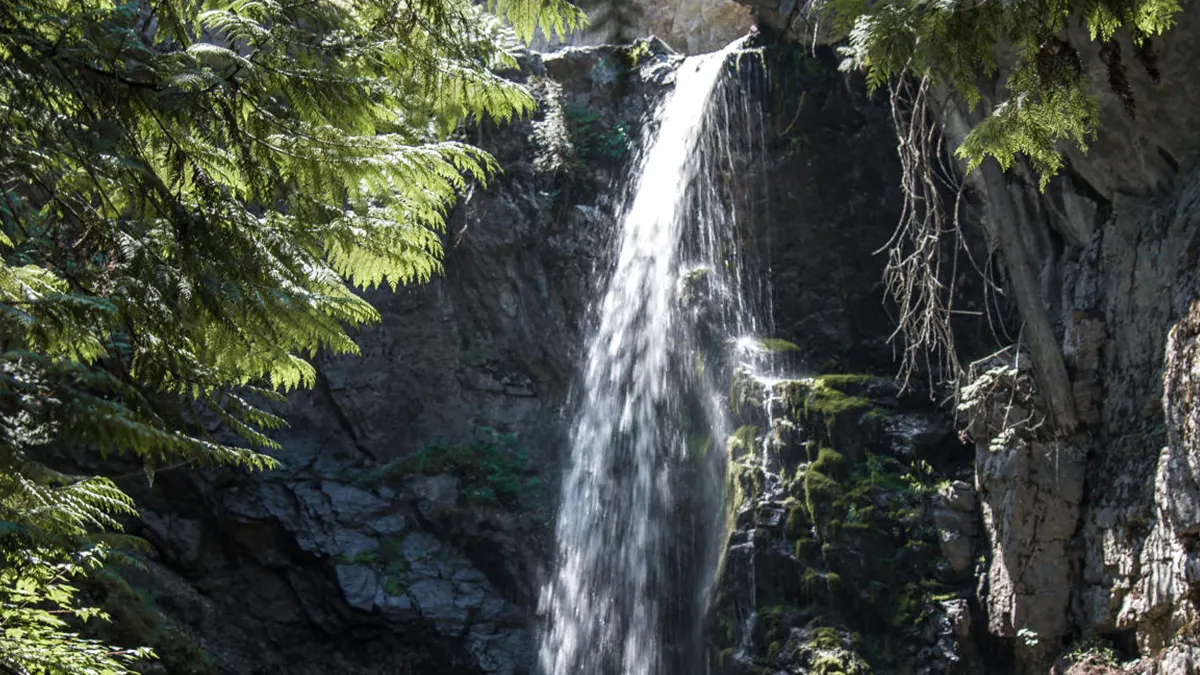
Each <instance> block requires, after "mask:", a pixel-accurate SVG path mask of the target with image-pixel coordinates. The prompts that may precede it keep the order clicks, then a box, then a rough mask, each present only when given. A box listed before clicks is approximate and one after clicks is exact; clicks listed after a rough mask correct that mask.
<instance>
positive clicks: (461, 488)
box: [380, 427, 538, 509]
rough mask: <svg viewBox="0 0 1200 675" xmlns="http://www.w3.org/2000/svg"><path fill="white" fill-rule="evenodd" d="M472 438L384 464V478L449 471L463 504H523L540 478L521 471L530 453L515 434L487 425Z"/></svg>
mask: <svg viewBox="0 0 1200 675" xmlns="http://www.w3.org/2000/svg"><path fill="white" fill-rule="evenodd" d="M480 432H481V433H480V435H479V437H478V438H476V439H475V440H473V441H470V442H468V443H461V444H449V443H433V444H430V445H427V446H425V447H423V448H421V449H420V450H418V451H417V452H415V453H413V454H411V455H409V456H407V457H404V458H402V459H399V460H396V461H393V462H391V463H389V464H387V465H386V466H384V467H383V469H382V471H381V472H380V473H381V474H382V476H383V477H389V478H399V477H403V476H408V475H412V474H424V475H427V476H437V475H440V474H446V475H450V476H454V477H455V478H457V479H458V495H459V501H460V503H463V504H474V505H482V506H500V507H504V508H508V509H519V508H520V507H521V496H522V493H523V492H525V491H526V490H528V489H530V488H533V487H536V486H537V485H538V479H537V478H525V477H523V476H522V473H523V472H524V471H525V467H526V465H527V463H528V459H529V455H528V453H527V452H526V451H525V450H524V449H521V448H519V447H517V439H516V436H515V435H513V434H505V433H500V432H498V431H496V430H495V429H492V428H491V427H484V428H483V429H481V430H480Z"/></svg>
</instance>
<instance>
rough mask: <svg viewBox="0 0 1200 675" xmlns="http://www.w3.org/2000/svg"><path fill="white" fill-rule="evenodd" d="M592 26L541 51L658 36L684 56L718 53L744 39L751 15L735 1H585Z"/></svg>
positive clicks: (542, 46)
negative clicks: (732, 43)
mask: <svg viewBox="0 0 1200 675" xmlns="http://www.w3.org/2000/svg"><path fill="white" fill-rule="evenodd" d="M576 4H578V6H579V7H580V8H582V9H583V10H584V11H585V12H586V13H587V16H588V21H589V25H588V26H587V27H586V28H585V29H584V30H582V31H579V32H578V33H576V34H574V35H571V36H568V37H567V38H566V39H565V40H554V41H546V40H543V41H540V42H539V43H537V44H535V47H536V48H539V49H543V50H546V49H552V48H555V47H558V46H561V45H562V44H563V43H565V44H568V45H573V46H584V45H599V44H614V43H618V44H619V43H627V42H632V41H633V40H634V39H635V38H641V37H644V36H647V35H653V36H655V37H658V38H659V39H661V40H663V41H664V42H666V43H667V44H668V45H670V46H671V47H672V48H673V49H675V50H676V51H678V52H680V53H683V54H704V53H707V52H715V51H717V50H719V49H721V48H722V47H724V46H725V45H727V44H729V43H730V42H732V41H734V40H735V39H737V38H740V37H742V36H743V35H745V34H746V33H747V32H748V31H749V30H750V26H751V25H752V24H753V19H752V17H751V15H750V12H749V10H747V9H746V8H745V7H744V6H742V5H740V4H738V3H737V2H735V1H734V0H661V1H655V0H583V1H582V2H579V3H576Z"/></svg>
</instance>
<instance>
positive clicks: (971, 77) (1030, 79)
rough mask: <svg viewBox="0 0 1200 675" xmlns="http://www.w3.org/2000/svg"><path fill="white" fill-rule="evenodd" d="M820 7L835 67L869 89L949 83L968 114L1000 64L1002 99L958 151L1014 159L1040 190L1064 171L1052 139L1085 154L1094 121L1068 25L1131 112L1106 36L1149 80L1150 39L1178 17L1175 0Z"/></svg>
mask: <svg viewBox="0 0 1200 675" xmlns="http://www.w3.org/2000/svg"><path fill="white" fill-rule="evenodd" d="M822 6H823V7H824V9H825V10H826V11H827V12H828V13H829V14H830V15H831V17H832V20H833V22H834V23H835V24H836V25H837V27H838V28H840V29H842V30H845V31H848V36H849V37H848V43H847V45H846V46H845V47H843V48H842V53H843V55H844V56H845V61H844V62H843V68H845V69H861V70H863V71H865V73H866V77H867V83H868V85H869V86H870V87H871V88H872V89H874V88H877V87H880V86H882V85H884V84H885V83H886V82H888V81H889V80H890V79H892V78H895V77H899V76H901V75H902V74H904V73H906V72H908V73H913V74H915V75H916V76H918V77H930V78H932V79H933V81H934V82H935V83H939V84H945V85H947V86H949V87H950V88H952V89H953V90H954V91H956V92H958V93H959V94H960V95H961V96H962V97H963V98H964V99H965V100H966V102H967V103H968V104H969V105H970V106H971V107H972V108H974V107H975V106H976V105H978V104H979V103H980V102H981V101H982V95H981V93H980V91H979V88H978V86H977V82H978V81H979V78H980V77H981V76H988V77H991V76H994V75H995V74H996V73H997V72H998V71H999V65H1000V63H1002V62H1003V63H1004V64H1005V66H1006V70H1007V71H1008V72H1009V75H1008V79H1007V81H1006V83H1005V86H1006V88H1007V92H1008V98H1007V100H1004V101H1000V102H998V104H997V105H996V107H995V108H994V109H993V110H992V111H991V115H990V116H989V117H988V118H987V119H986V120H985V121H984V122H982V123H981V124H979V125H978V126H976V127H975V128H974V129H973V130H972V131H971V132H970V134H969V135H968V136H967V138H966V140H965V141H964V143H963V144H962V145H961V146H960V147H959V149H958V150H957V154H958V155H959V156H960V157H962V158H964V159H966V160H967V164H968V166H969V167H970V168H971V169H974V168H975V167H977V166H978V165H979V164H980V163H981V162H983V160H984V159H986V158H987V157H994V158H996V160H997V161H998V162H999V163H1000V165H1001V166H1002V167H1004V168H1005V169H1007V168H1008V167H1009V166H1011V165H1012V163H1013V161H1014V160H1015V158H1016V156H1017V155H1018V154H1022V155H1024V156H1025V157H1026V158H1027V159H1028V160H1029V162H1030V164H1031V165H1032V167H1033V169H1034V170H1035V171H1036V172H1037V173H1038V175H1039V176H1040V179H1041V186H1042V188H1043V189H1044V188H1045V185H1046V183H1047V181H1048V180H1049V179H1050V177H1052V176H1053V175H1054V174H1055V173H1057V172H1058V170H1059V169H1060V168H1061V167H1062V157H1061V155H1060V153H1059V143H1060V142H1061V141H1068V142H1072V143H1074V144H1076V145H1078V146H1079V147H1080V148H1081V149H1082V150H1085V151H1086V149H1087V141H1088V139H1089V138H1090V137H1091V136H1092V135H1093V134H1094V133H1095V129H1096V124H1097V121H1098V110H1097V104H1096V101H1095V98H1094V95H1093V94H1092V93H1090V92H1088V91H1087V87H1086V83H1085V80H1086V68H1084V65H1083V63H1082V61H1081V57H1080V55H1079V53H1078V51H1077V50H1076V49H1075V47H1073V46H1072V45H1070V44H1069V43H1068V42H1067V41H1066V39H1065V36H1066V30H1067V27H1068V25H1070V24H1071V23H1072V22H1081V23H1083V24H1084V25H1085V26H1086V27H1087V29H1088V32H1089V35H1090V38H1091V40H1093V41H1095V42H1099V43H1102V49H1101V59H1102V60H1103V62H1104V65H1105V66H1106V68H1107V71H1108V76H1109V77H1108V79H1109V84H1110V87H1112V88H1113V90H1114V92H1115V93H1116V94H1117V95H1118V96H1119V97H1120V98H1121V99H1122V100H1123V102H1124V103H1125V107H1126V110H1127V111H1129V112H1130V113H1131V114H1132V113H1133V112H1134V110H1135V103H1134V101H1133V97H1132V94H1131V93H1130V91H1129V88H1128V82H1127V80H1126V79H1125V75H1124V68H1125V66H1124V64H1123V63H1122V60H1121V55H1120V46H1119V44H1118V43H1117V42H1116V40H1115V39H1114V35H1115V33H1116V31H1117V30H1118V29H1124V30H1125V32H1126V33H1128V35H1129V37H1130V38H1131V39H1132V42H1133V45H1134V47H1135V49H1136V50H1137V57H1138V59H1139V60H1140V61H1141V62H1142V64H1143V65H1144V66H1145V67H1146V68H1147V70H1148V71H1149V72H1150V74H1151V76H1152V77H1157V71H1156V70H1155V68H1154V52H1153V50H1152V48H1151V46H1150V39H1151V38H1153V37H1155V36H1158V35H1161V34H1162V33H1163V32H1164V31H1166V30H1167V29H1169V28H1170V27H1171V26H1172V25H1173V24H1174V22H1175V17H1176V15H1177V14H1178V13H1179V11H1180V4H1179V2H1178V0H1017V1H1015V2H1002V3H995V2H967V3H958V2H900V1H898V0H886V1H885V2H875V3H870V2H866V1H865V0H827V1H826V2H824V3H823V5H822ZM1001 54H1004V55H1005V56H1004V58H1003V60H1002V58H1001Z"/></svg>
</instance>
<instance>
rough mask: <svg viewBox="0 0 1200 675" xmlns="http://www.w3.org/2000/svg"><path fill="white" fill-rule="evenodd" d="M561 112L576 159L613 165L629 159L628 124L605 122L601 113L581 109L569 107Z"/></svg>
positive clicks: (579, 107)
mask: <svg viewBox="0 0 1200 675" xmlns="http://www.w3.org/2000/svg"><path fill="white" fill-rule="evenodd" d="M563 112H564V113H565V115H566V125H567V131H568V133H569V134H570V136H571V140H572V141H573V143H572V145H573V146H574V148H575V153H576V156H577V157H578V158H579V159H580V160H581V161H583V162H600V163H614V164H615V163H618V162H621V161H622V160H624V159H625V157H626V156H628V154H629V145H630V129H629V126H628V125H625V124H619V123H618V124H612V123H611V122H606V121H605V120H604V118H603V116H601V115H600V113H598V112H596V111H595V110H592V109H590V108H584V107H581V106H573V105H568V106H565V107H564V108H563Z"/></svg>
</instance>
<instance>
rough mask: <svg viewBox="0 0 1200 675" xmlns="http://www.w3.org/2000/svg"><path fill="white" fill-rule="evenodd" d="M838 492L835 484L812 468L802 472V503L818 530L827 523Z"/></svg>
mask: <svg viewBox="0 0 1200 675" xmlns="http://www.w3.org/2000/svg"><path fill="white" fill-rule="evenodd" d="M840 492H841V490H840V489H839V488H838V484H837V482H836V481H834V480H833V479H832V478H830V477H829V476H826V475H825V474H823V473H821V472H820V471H817V470H816V469H813V468H812V467H809V469H808V471H805V472H804V503H805V505H806V506H807V508H808V516H809V518H811V519H812V522H813V523H815V524H816V525H817V527H818V529H819V528H820V527H821V526H822V524H824V523H826V522H828V520H829V515H830V514H831V513H832V512H833V509H834V502H835V501H836V500H837V498H838V495H839V494H840Z"/></svg>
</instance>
